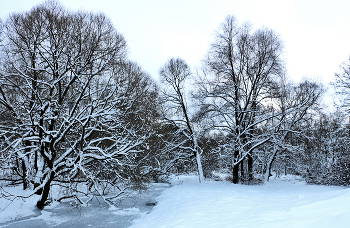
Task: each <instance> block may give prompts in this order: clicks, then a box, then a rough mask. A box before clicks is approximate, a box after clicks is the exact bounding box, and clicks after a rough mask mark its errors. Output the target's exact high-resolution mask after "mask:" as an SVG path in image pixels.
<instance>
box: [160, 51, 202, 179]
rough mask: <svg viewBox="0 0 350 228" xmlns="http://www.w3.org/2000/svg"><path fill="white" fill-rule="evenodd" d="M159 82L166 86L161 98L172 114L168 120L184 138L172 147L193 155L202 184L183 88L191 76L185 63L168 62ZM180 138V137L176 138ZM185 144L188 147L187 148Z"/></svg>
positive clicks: (178, 61)
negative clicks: (182, 149)
mask: <svg viewBox="0 0 350 228" xmlns="http://www.w3.org/2000/svg"><path fill="white" fill-rule="evenodd" d="M159 73H160V77H161V81H162V82H163V83H164V85H165V86H166V88H165V90H164V93H163V96H164V101H165V102H166V103H168V105H169V107H170V109H171V110H173V112H170V115H173V116H170V117H169V114H168V118H169V119H172V121H173V122H174V123H176V126H177V128H178V129H179V131H178V132H179V133H180V134H181V135H183V136H185V138H184V139H185V140H184V141H182V142H180V143H179V144H178V145H175V146H174V149H176V148H179V147H180V148H186V149H188V150H190V151H191V153H193V155H194V156H195V158H196V163H197V168H198V173H199V181H200V182H204V175H203V168H202V163H201V149H200V148H199V146H198V142H197V136H196V132H195V130H194V127H193V125H192V122H191V119H190V113H189V107H188V105H187V101H186V95H185V91H184V86H185V83H186V79H188V77H189V76H190V75H191V71H190V68H189V66H188V65H187V64H186V62H185V61H184V60H182V59H180V58H177V59H174V58H172V59H170V60H168V61H167V62H166V63H165V64H164V66H163V67H161V69H160V71H159ZM178 137H181V136H178ZM187 142H189V143H190V146H187Z"/></svg>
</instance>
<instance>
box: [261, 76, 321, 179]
mask: <svg viewBox="0 0 350 228" xmlns="http://www.w3.org/2000/svg"><path fill="white" fill-rule="evenodd" d="M274 93H275V97H276V99H274V104H273V112H274V113H281V114H280V115H277V116H276V117H274V118H273V119H271V121H270V122H271V123H272V124H274V125H276V127H275V128H273V130H274V132H273V133H271V134H272V139H271V140H270V142H271V146H272V148H271V149H270V150H271V152H265V155H264V156H267V157H268V158H267V162H266V172H265V181H268V180H269V177H270V175H271V168H272V163H273V162H275V161H276V159H277V157H278V156H280V157H284V156H286V153H287V152H288V153H292V154H298V152H299V151H300V150H301V145H302V143H300V140H298V142H297V143H295V142H293V141H292V140H291V139H292V138H293V137H294V138H297V137H300V138H303V137H307V136H306V129H308V125H309V122H312V117H313V114H314V113H316V112H315V110H317V108H318V102H319V100H320V98H321V95H322V94H323V88H322V86H321V85H319V84H317V83H315V82H312V81H308V80H305V81H303V82H300V83H298V84H295V85H294V84H291V83H286V82H285V81H284V80H282V81H281V82H280V83H278V84H276V85H275V89H274ZM298 143H300V146H298V145H297V144H298ZM282 160H283V159H282Z"/></svg>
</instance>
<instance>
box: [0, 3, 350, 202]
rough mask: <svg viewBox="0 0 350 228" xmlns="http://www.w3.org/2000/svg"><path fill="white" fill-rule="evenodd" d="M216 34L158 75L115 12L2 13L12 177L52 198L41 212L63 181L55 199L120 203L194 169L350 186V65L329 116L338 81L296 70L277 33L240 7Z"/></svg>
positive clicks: (4, 146)
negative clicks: (196, 59)
mask: <svg viewBox="0 0 350 228" xmlns="http://www.w3.org/2000/svg"><path fill="white" fill-rule="evenodd" d="M215 34H216V35H215V39H214V41H213V42H212V43H211V44H210V47H209V51H208V53H207V54H206V55H205V56H204V57H203V61H202V65H201V66H198V68H197V69H196V70H195V71H193V70H191V69H190V67H189V66H188V65H187V63H186V62H185V61H184V60H183V59H181V58H171V59H169V60H167V61H166V62H165V63H164V65H163V66H160V70H159V75H160V81H159V82H156V81H155V80H154V79H153V78H152V77H151V76H150V75H148V74H147V73H146V72H144V71H143V70H142V68H141V67H140V66H139V65H138V64H137V63H135V62H132V61H130V59H129V58H128V55H127V43H126V40H125V39H124V38H123V36H122V35H121V34H120V33H119V32H118V31H117V30H116V29H115V28H114V26H113V25H112V23H111V22H110V20H109V19H108V17H106V16H105V15H104V14H95V13H87V12H71V11H68V10H67V9H65V8H64V7H62V6H61V5H60V4H59V3H58V2H56V1H46V2H45V3H43V4H41V5H38V6H35V7H34V8H32V9H31V10H30V11H28V12H24V13H13V14H11V15H10V16H9V17H8V18H6V19H5V20H3V21H0V178H1V180H2V181H3V182H4V183H6V184H11V185H18V184H21V185H23V189H32V193H31V194H38V195H41V200H40V201H38V204H37V206H38V207H39V208H43V207H44V206H45V204H46V203H47V202H48V201H50V197H49V193H50V189H51V187H52V186H54V185H58V186H60V187H61V188H62V189H64V191H62V196H61V198H60V199H58V200H63V199H67V198H74V199H75V200H76V201H77V202H78V203H82V204H83V203H86V202H85V201H84V200H83V199H82V198H81V197H80V196H81V195H84V196H87V197H88V198H87V200H91V198H93V197H97V196H98V197H102V198H103V199H104V200H105V202H107V203H109V204H113V203H114V202H115V201H116V200H119V199H121V198H123V197H124V196H125V195H127V192H128V191H133V190H137V189H144V188H145V187H146V186H147V183H149V182H153V181H164V180H165V179H166V176H167V175H169V174H182V173H190V172H195V173H198V176H199V181H200V182H203V181H204V180H205V178H213V179H220V178H219V176H218V175H217V173H225V174H228V175H227V180H229V181H231V182H233V183H243V184H259V183H263V182H266V181H268V180H269V178H270V176H271V175H272V174H274V175H277V176H278V175H281V174H294V175H300V176H303V177H304V178H305V180H306V181H307V182H308V183H312V184H327V185H349V184H350V176H349V174H350V170H349V169H350V156H349V148H350V141H349V138H350V137H349V135H350V132H349V124H348V123H349V116H348V111H349V110H348V108H349V94H350V90H349V89H350V63H349V62H345V63H343V64H341V63H340V64H341V70H342V71H341V73H340V74H336V78H337V80H336V81H334V82H333V84H332V85H331V86H333V87H334V88H335V89H336V91H337V103H338V105H336V106H335V108H334V110H335V111H332V112H331V111H329V110H330V109H328V108H325V107H324V104H323V95H324V94H325V91H326V89H325V88H326V87H327V85H323V84H321V83H319V82H317V81H315V80H312V79H305V80H303V81H301V82H298V83H295V82H293V81H292V80H290V79H289V78H287V76H286V73H285V72H286V69H285V62H284V59H283V52H284V47H283V42H282V41H281V38H280V37H279V36H278V35H277V34H276V32H275V31H273V30H270V29H267V28H258V29H253V27H252V25H250V24H249V23H243V24H240V23H238V21H237V20H236V18H235V17H234V16H232V15H231V16H227V17H226V19H225V20H224V21H223V22H222V24H221V25H220V27H219V28H218V30H217V31H216V33H215ZM29 196H30V195H28V196H17V197H23V198H26V197H29ZM84 199H86V198H84Z"/></svg>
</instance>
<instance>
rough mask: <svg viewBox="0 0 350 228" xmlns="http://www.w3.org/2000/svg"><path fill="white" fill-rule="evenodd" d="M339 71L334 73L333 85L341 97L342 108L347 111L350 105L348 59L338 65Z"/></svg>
mask: <svg viewBox="0 0 350 228" xmlns="http://www.w3.org/2000/svg"><path fill="white" fill-rule="evenodd" d="M340 68H341V72H340V73H337V74H335V76H336V81H335V83H334V86H335V88H336V91H337V93H338V94H340V95H341V96H342V98H343V100H342V104H341V105H340V106H341V107H342V108H345V109H346V110H347V112H349V107H350V60H348V61H346V62H344V63H342V64H341V65H340Z"/></svg>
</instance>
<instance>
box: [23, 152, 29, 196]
mask: <svg viewBox="0 0 350 228" xmlns="http://www.w3.org/2000/svg"><path fill="white" fill-rule="evenodd" d="M22 179H23V190H26V189H27V188H28V180H27V168H26V163H25V161H24V159H22Z"/></svg>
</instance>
